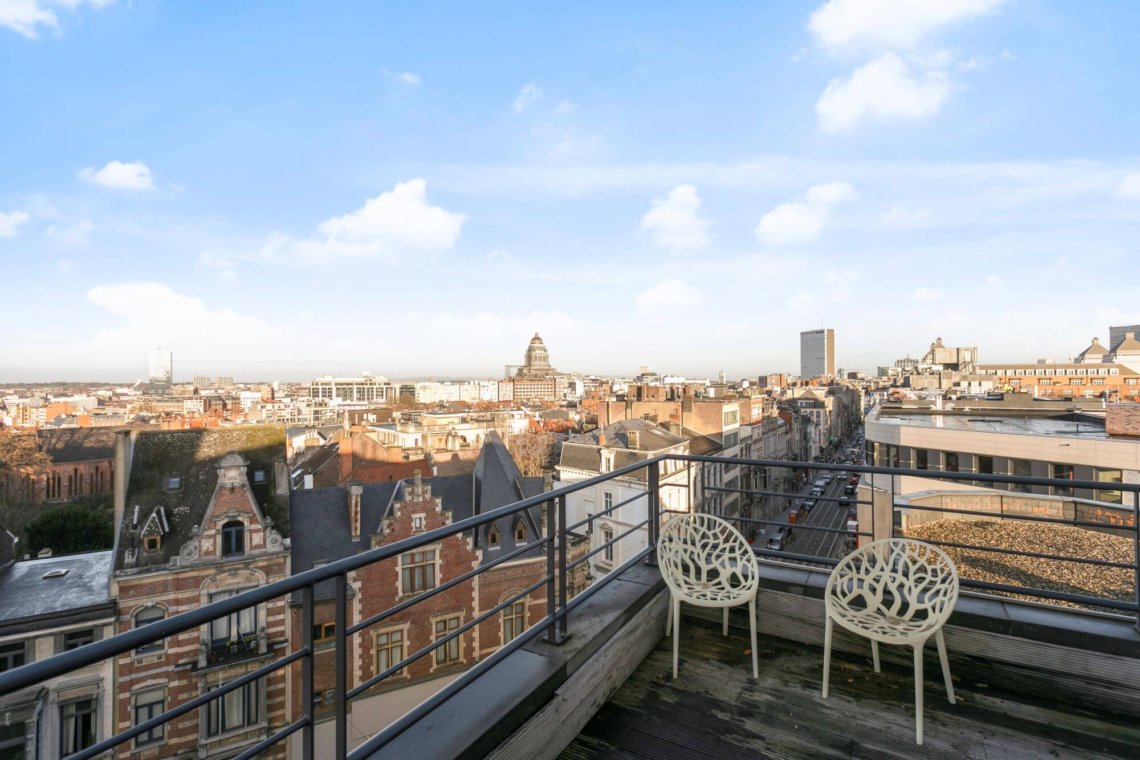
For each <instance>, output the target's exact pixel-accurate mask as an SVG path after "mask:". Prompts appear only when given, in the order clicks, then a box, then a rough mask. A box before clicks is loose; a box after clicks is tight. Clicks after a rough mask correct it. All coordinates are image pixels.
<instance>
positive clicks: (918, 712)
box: [914, 642, 926, 744]
mask: <svg viewBox="0 0 1140 760" xmlns="http://www.w3.org/2000/svg"><path fill="white" fill-rule="evenodd" d="M925 643H926V642H923V644H925ZM914 740H915V742H916V743H918V744H922V644H915V645H914Z"/></svg>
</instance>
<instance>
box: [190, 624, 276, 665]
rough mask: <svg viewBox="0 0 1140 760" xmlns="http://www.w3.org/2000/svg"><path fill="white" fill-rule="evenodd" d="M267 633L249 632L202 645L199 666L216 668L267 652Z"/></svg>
mask: <svg viewBox="0 0 1140 760" xmlns="http://www.w3.org/2000/svg"><path fill="white" fill-rule="evenodd" d="M265 643H266V642H265V633H264V632H263V633H260V634H258V633H247V634H242V635H241V636H239V637H237V638H235V639H229V640H227V641H213V642H210V643H209V644H206V643H203V644H202V645H201V650H202V651H201V654H200V655H199V658H198V667H199V669H201V668H214V667H220V666H223V665H233V664H236V663H239V662H244V661H245V660H250V659H253V658H254V657H260V656H261V655H263V654H265V651H266V646H265Z"/></svg>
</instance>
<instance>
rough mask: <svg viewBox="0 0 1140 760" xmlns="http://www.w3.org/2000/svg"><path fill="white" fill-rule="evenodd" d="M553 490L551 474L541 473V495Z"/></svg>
mask: <svg viewBox="0 0 1140 760" xmlns="http://www.w3.org/2000/svg"><path fill="white" fill-rule="evenodd" d="M553 490H554V476H553V475H552V474H550V473H549V472H544V473H542V491H543V493H545V492H547V491H553Z"/></svg>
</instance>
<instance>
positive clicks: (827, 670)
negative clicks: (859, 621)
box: [823, 615, 834, 699]
mask: <svg viewBox="0 0 1140 760" xmlns="http://www.w3.org/2000/svg"><path fill="white" fill-rule="evenodd" d="M832 625H834V623H832V622H831V616H830V615H828V616H827V622H826V624H825V625H824V626H823V698H824V699H827V685H828V683H829V682H830V681H831V627H832Z"/></svg>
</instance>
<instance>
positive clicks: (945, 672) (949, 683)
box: [934, 628, 958, 705]
mask: <svg viewBox="0 0 1140 760" xmlns="http://www.w3.org/2000/svg"><path fill="white" fill-rule="evenodd" d="M934 640H935V642H937V644H938V659H939V660H942V680H943V681H945V682H946V696H947V698H948V699H949V700H950V704H952V705H956V704H958V703H957V702H956V701H955V700H954V681H953V680H952V679H951V678H950V660H949V659H948V658H947V657H946V639H944V638H942V629H941V628H939V629H938V632H937V633H935V634H934Z"/></svg>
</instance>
